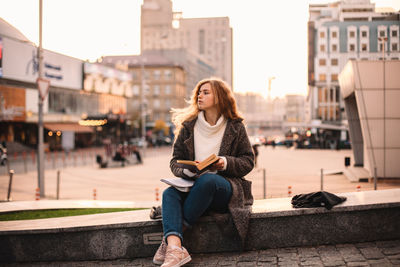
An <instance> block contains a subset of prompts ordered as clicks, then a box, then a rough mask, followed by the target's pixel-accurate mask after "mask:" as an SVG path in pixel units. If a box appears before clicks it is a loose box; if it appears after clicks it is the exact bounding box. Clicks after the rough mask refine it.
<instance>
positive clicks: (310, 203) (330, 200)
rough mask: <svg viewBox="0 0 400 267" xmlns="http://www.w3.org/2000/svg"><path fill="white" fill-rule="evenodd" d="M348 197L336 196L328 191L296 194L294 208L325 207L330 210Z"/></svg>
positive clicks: (293, 202)
mask: <svg viewBox="0 0 400 267" xmlns="http://www.w3.org/2000/svg"><path fill="white" fill-rule="evenodd" d="M346 199H347V198H346V197H340V196H336V195H334V194H332V193H329V192H326V191H318V192H313V193H308V194H300V195H295V196H294V197H293V198H292V206H293V208H315V207H325V208H326V209H328V210H330V209H331V208H332V207H333V206H335V205H337V204H340V203H342V202H344V201H345V200H346Z"/></svg>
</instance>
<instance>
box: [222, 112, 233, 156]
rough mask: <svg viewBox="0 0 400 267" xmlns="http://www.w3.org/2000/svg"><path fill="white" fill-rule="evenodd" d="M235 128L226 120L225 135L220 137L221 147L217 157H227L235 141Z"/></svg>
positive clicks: (231, 122)
mask: <svg viewBox="0 0 400 267" xmlns="http://www.w3.org/2000/svg"><path fill="white" fill-rule="evenodd" d="M236 133H237V131H236V128H235V127H234V125H233V121H232V120H230V119H228V121H227V123H226V128H225V133H224V136H223V137H222V142H221V147H220V148H219V153H218V155H219V156H225V155H228V152H229V151H230V150H231V149H230V148H231V145H232V142H233V141H234V140H235V136H236Z"/></svg>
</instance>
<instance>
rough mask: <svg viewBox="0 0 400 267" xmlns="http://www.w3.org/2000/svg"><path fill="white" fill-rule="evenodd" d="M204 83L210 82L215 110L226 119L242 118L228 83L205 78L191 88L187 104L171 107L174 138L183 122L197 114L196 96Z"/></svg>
mask: <svg viewBox="0 0 400 267" xmlns="http://www.w3.org/2000/svg"><path fill="white" fill-rule="evenodd" d="M206 83H209V84H210V87H211V90H212V92H213V94H214V97H215V103H216V104H217V110H218V112H219V113H220V114H222V115H223V116H224V117H225V118H226V119H239V118H240V119H243V117H242V116H241V115H240V113H239V111H238V108H237V105H236V100H235V97H234V95H233V92H232V90H231V88H230V87H229V85H228V84H227V83H226V82H224V81H223V80H221V79H218V78H214V77H211V78H207V79H204V80H201V81H199V82H198V83H197V85H196V86H195V88H194V89H193V91H192V96H191V97H190V100H189V101H187V103H188V104H189V106H187V107H186V108H181V109H175V108H172V109H171V112H172V122H173V124H174V125H175V127H176V128H175V131H174V134H175V138H177V136H178V135H179V132H180V130H181V129H182V125H183V123H184V122H185V121H191V120H193V119H195V118H196V117H197V115H198V114H199V112H200V109H199V107H198V105H197V98H198V95H199V91H200V88H201V86H202V85H203V84H206Z"/></svg>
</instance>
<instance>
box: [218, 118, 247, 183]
mask: <svg viewBox="0 0 400 267" xmlns="http://www.w3.org/2000/svg"><path fill="white" fill-rule="evenodd" d="M239 125H240V126H239V127H238V131H237V136H236V138H235V141H234V142H233V144H232V153H231V154H230V155H226V156H225V157H226V160H227V168H226V170H225V171H222V172H220V174H221V175H222V176H224V177H231V178H235V177H240V178H241V177H244V176H245V175H246V174H248V173H249V172H250V171H251V170H252V169H253V168H254V153H253V149H252V148H251V145H250V141H249V137H248V136H247V132H246V129H245V127H244V125H243V123H239Z"/></svg>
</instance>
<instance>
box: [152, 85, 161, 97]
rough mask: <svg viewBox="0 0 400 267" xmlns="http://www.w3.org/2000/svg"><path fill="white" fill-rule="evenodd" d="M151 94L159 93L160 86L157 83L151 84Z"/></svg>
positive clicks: (156, 94)
mask: <svg viewBox="0 0 400 267" xmlns="http://www.w3.org/2000/svg"><path fill="white" fill-rule="evenodd" d="M153 95H155V96H158V95H160V86H159V85H158V84H156V85H154V86H153Z"/></svg>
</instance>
